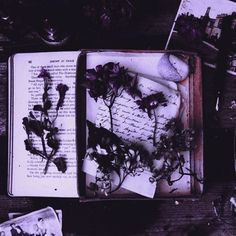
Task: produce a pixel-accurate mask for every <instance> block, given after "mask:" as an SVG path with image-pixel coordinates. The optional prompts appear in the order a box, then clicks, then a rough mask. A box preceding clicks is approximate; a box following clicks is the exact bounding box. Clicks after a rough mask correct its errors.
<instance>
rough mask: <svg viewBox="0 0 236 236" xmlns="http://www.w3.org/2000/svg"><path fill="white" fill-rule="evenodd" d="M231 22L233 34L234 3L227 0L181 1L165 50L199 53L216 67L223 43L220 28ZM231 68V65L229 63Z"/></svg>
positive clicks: (235, 17)
mask: <svg viewBox="0 0 236 236" xmlns="http://www.w3.org/2000/svg"><path fill="white" fill-rule="evenodd" d="M226 17H230V18H231V21H232V23H231V29H230V30H231V31H232V32H231V34H232V35H233V34H235V30H236V28H235V25H236V24H235V21H236V3H235V2H232V1H229V0H218V1H214V0H200V1H199V0H182V2H181V4H180V7H179V10H178V12H177V15H176V18H175V21H174V24H173V26H172V30H171V33H170V35H169V39H168V42H167V44H166V48H168V49H184V50H190V51H197V52H199V53H200V54H201V55H202V57H203V58H204V60H205V63H207V64H209V65H211V66H212V67H215V64H216V60H217V55H218V54H217V53H218V51H219V47H220V41H221V39H222V28H223V27H222V24H223V20H224V19H225V18H226ZM231 64H232V63H231Z"/></svg>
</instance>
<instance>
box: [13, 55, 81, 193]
mask: <svg viewBox="0 0 236 236" xmlns="http://www.w3.org/2000/svg"><path fill="white" fill-rule="evenodd" d="M77 56H78V52H50V53H30V54H29V53H28V54H16V55H15V56H14V64H13V66H14V71H13V72H14V78H13V79H14V81H13V84H10V86H11V92H12V96H13V97H12V99H14V100H13V104H12V108H11V109H12V124H11V125H13V127H12V140H11V142H12V150H11V151H12V153H11V158H12V166H11V167H10V168H11V178H12V181H11V186H10V188H11V192H12V194H13V195H16V196H51V197H53V196H55V197H56V196H58V197H78V193H77V160H76V141H75V137H76V135H75V75H76V60H77ZM42 68H44V69H45V70H47V71H48V72H49V73H50V75H51V86H50V87H51V88H50V90H49V91H48V93H49V94H50V99H51V100H52V108H51V109H50V110H49V111H51V110H52V112H49V117H51V118H52V119H53V118H54V117H55V108H56V104H57V100H58V97H59V95H58V91H56V86H57V85H58V84H59V83H63V84H66V85H67V86H68V87H69V90H68V91H67V93H66V97H65V101H64V105H63V107H62V108H60V109H59V113H58V117H57V119H56V121H55V126H56V127H58V128H59V132H58V136H57V138H58V139H59V142H60V145H59V150H58V152H57V153H56V157H63V158H65V159H66V163H67V170H66V172H65V173H62V172H61V171H58V170H57V167H56V166H55V165H54V164H53V163H50V165H49V168H48V171H47V173H46V174H44V173H43V170H44V168H45V164H46V160H42V158H41V157H40V156H37V155H32V154H30V153H29V152H28V151H26V150H25V144H24V140H25V139H26V138H27V135H26V132H25V130H24V129H23V125H22V118H23V117H28V115H29V112H30V111H32V109H33V106H34V105H38V104H42V94H43V78H38V75H39V73H40V71H41V69H42ZM53 111H54V112H53ZM34 114H35V116H36V117H37V112H34ZM33 144H34V145H35V146H36V147H38V148H39V149H40V147H41V149H42V143H41V140H39V139H37V137H36V136H35V137H34V143H33Z"/></svg>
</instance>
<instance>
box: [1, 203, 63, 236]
mask: <svg viewBox="0 0 236 236" xmlns="http://www.w3.org/2000/svg"><path fill="white" fill-rule="evenodd" d="M0 232H1V234H0V235H6V236H17V235H19V236H62V232H61V225H60V223H59V221H58V218H57V215H56V213H55V211H54V210H53V209H52V208H51V207H47V208H44V209H41V210H38V211H34V212H31V213H29V214H26V215H23V216H19V217H17V218H14V219H11V220H9V221H6V222H4V223H2V224H0Z"/></svg>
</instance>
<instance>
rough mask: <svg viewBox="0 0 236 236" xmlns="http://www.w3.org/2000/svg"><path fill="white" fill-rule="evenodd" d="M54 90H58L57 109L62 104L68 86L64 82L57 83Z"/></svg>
mask: <svg viewBox="0 0 236 236" xmlns="http://www.w3.org/2000/svg"><path fill="white" fill-rule="evenodd" d="M56 90H57V91H58V92H59V100H58V102H57V108H56V109H57V110H59V108H60V107H62V106H63V103H64V99H65V96H66V91H68V90H69V87H68V86H67V85H66V84H58V85H57V88H56Z"/></svg>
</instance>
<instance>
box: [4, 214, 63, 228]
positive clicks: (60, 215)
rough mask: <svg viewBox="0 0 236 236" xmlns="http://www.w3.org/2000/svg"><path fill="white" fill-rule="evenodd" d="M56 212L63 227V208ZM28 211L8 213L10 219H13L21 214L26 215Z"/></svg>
mask: <svg viewBox="0 0 236 236" xmlns="http://www.w3.org/2000/svg"><path fill="white" fill-rule="evenodd" d="M55 213H56V215H57V218H58V220H59V223H60V225H61V228H62V210H55ZM26 214H27V213H24V212H9V213H8V218H9V220H12V219H15V218H17V217H20V216H23V215H26Z"/></svg>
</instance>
